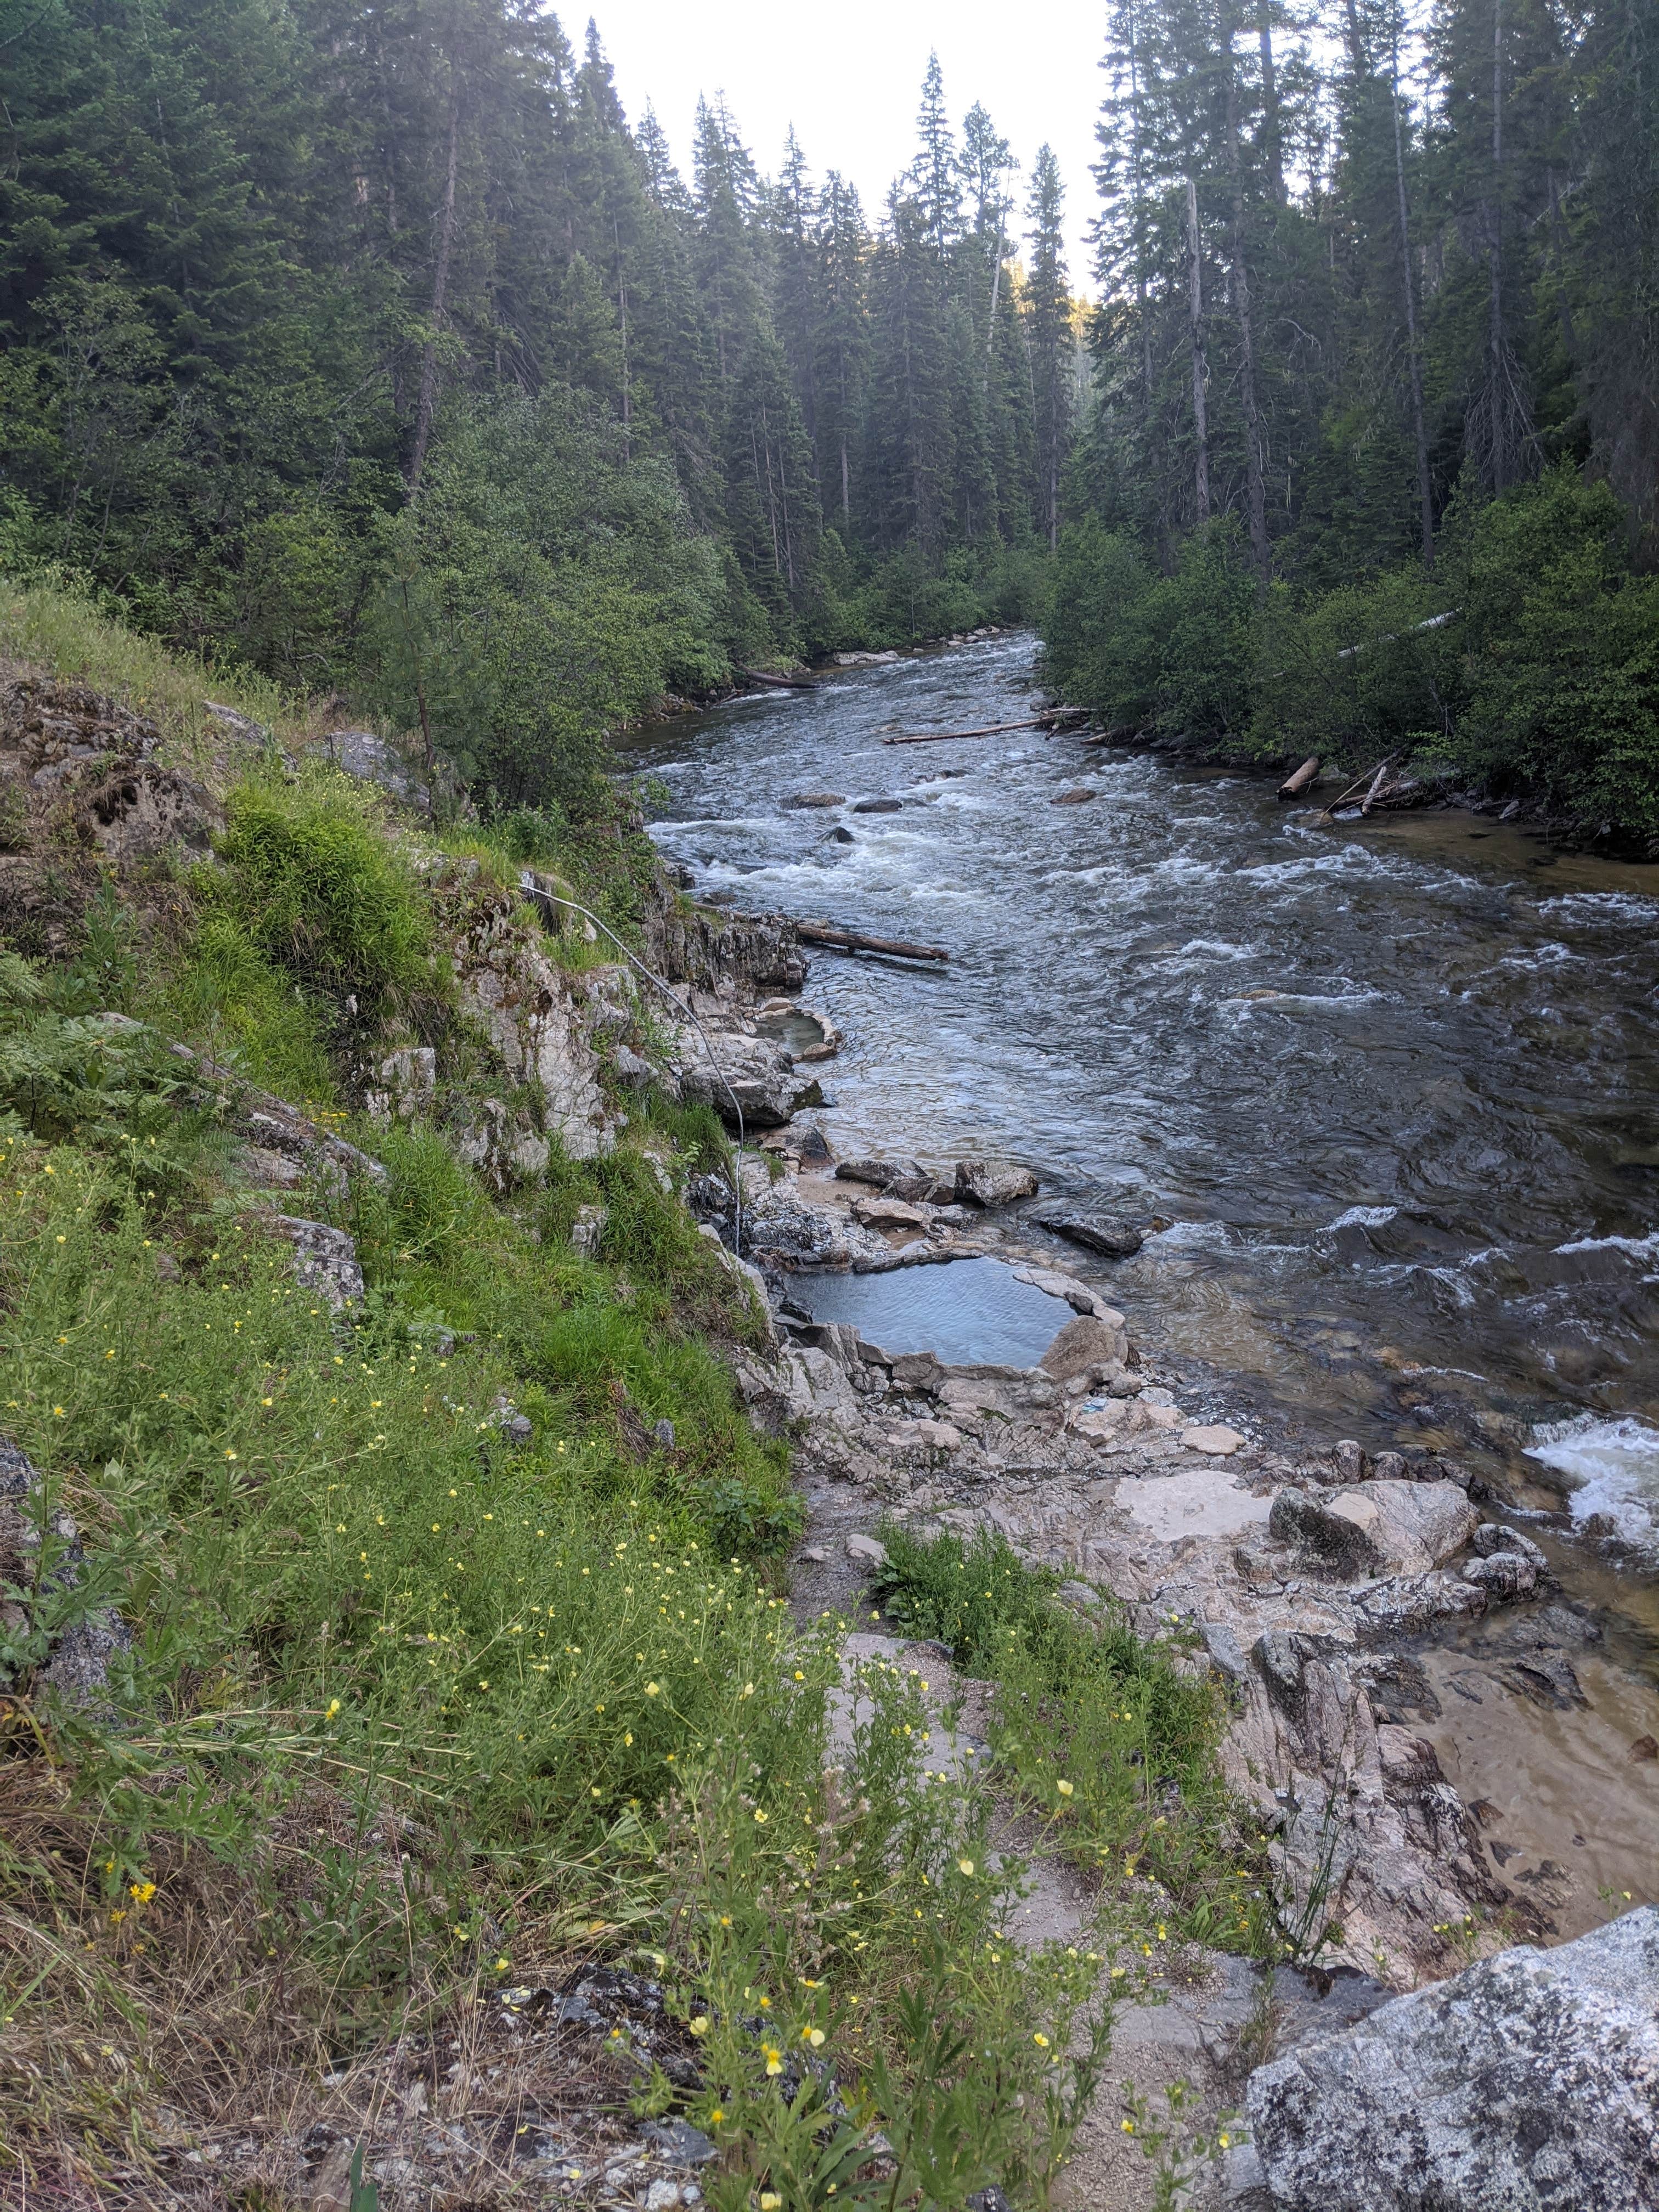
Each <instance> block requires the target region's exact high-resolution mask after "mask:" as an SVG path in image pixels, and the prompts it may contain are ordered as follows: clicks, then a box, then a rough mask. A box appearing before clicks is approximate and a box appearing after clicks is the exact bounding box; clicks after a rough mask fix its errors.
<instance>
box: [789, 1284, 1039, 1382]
mask: <svg viewBox="0 0 1659 2212" xmlns="http://www.w3.org/2000/svg"><path fill="white" fill-rule="evenodd" d="M789 1294H790V1296H791V1297H792V1298H793V1299H794V1301H795V1303H796V1304H798V1305H801V1306H804V1307H805V1309H806V1310H807V1311H808V1312H809V1313H810V1314H811V1316H812V1318H813V1320H814V1321H838V1322H851V1323H852V1325H853V1327H854V1328H856V1329H857V1330H858V1333H859V1334H860V1336H862V1337H863V1338H865V1339H866V1341H867V1342H869V1343H871V1344H878V1345H879V1346H881V1348H882V1349H883V1351H884V1352H933V1353H935V1354H936V1355H937V1357H938V1358H940V1359H942V1360H944V1361H945V1363H946V1364H947V1365H950V1366H971V1365H975V1364H980V1363H984V1364H997V1365H1001V1366H1007V1367H1035V1366H1036V1364H1037V1362H1038V1360H1039V1359H1041V1358H1042V1355H1043V1353H1044V1352H1046V1351H1047V1350H1048V1346H1050V1345H1051V1344H1052V1343H1053V1342H1054V1338H1055V1337H1056V1336H1057V1335H1058V1334H1060V1330H1061V1329H1062V1328H1064V1327H1065V1326H1066V1322H1068V1321H1070V1320H1071V1319H1072V1317H1073V1316H1072V1310H1071V1308H1070V1307H1069V1306H1067V1305H1066V1304H1064V1302H1063V1301H1062V1300H1060V1299H1059V1298H1054V1297H1049V1295H1048V1292H1047V1291H1039V1290H1037V1289H1036V1287H1035V1286H1034V1285H1031V1284H1030V1283H1022V1282H1018V1281H1017V1280H1016V1279H1015V1276H1014V1272H1013V1270H1012V1267H1006V1266H1005V1265H1004V1263H1003V1262H1002V1261H1000V1260H952V1261H950V1262H949V1263H948V1264H946V1265H938V1266H924V1267H896V1268H895V1269H894V1270H893V1271H892V1273H890V1274H883V1275H797V1276H796V1277H794V1278H793V1280H792V1281H791V1283H790V1285H789Z"/></svg>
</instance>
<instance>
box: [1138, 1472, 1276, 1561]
mask: <svg viewBox="0 0 1659 2212" xmlns="http://www.w3.org/2000/svg"><path fill="white" fill-rule="evenodd" d="M1272 1503H1273V1501H1272V1500H1271V1499H1270V1498H1253V1497H1252V1496H1251V1495H1250V1493H1249V1491H1248V1490H1238V1489H1236V1488H1235V1487H1234V1483H1233V1478H1232V1477H1231V1475H1224V1474H1219V1473H1217V1472H1212V1471H1211V1470H1210V1469H1208V1468H1183V1469H1182V1472H1181V1473H1180V1474H1166V1475H1164V1476H1162V1477H1160V1478H1159V1479H1158V1480H1156V1481H1153V1482H1134V1481H1124V1482H1120V1483H1119V1484H1118V1486H1117V1504H1118V1506H1119V1507H1120V1509H1121V1510H1123V1511H1124V1512H1127V1514H1128V1516H1129V1517H1130V1519H1131V1520H1132V1521H1133V1522H1134V1524H1135V1527H1136V1528H1139V1529H1144V1530H1145V1531H1146V1534H1148V1535H1150V1536H1155V1537H1157V1538H1158V1541H1159V1542H1160V1543H1164V1544H1172V1543H1174V1542H1175V1541H1176V1538H1177V1537H1178V1536H1243V1535H1245V1534H1250V1533H1252V1532H1255V1531H1257V1530H1260V1529H1261V1528H1265V1527H1266V1526H1267V1515H1268V1513H1269V1511H1270V1510H1271V1508H1272Z"/></svg>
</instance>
